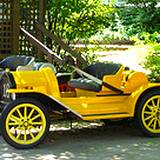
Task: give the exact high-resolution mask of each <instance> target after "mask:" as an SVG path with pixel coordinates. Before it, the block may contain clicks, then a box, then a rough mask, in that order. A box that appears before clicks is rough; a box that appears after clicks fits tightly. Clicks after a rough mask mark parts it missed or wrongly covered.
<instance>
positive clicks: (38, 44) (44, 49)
mask: <svg viewBox="0 0 160 160" xmlns="http://www.w3.org/2000/svg"><path fill="white" fill-rule="evenodd" d="M20 30H21V32H22V34H23V35H24V36H25V37H26V39H27V40H28V41H30V42H31V43H32V44H33V45H34V46H35V47H37V48H38V49H39V50H41V51H42V52H43V53H45V54H49V55H51V56H53V58H54V60H55V62H56V63H58V64H63V61H62V59H61V57H59V56H57V55H56V54H54V52H53V51H52V50H51V49H49V48H48V47H46V46H45V45H44V44H43V43H42V42H40V41H39V40H38V39H37V38H35V37H34V36H33V35H31V34H30V33H29V32H27V31H26V30H25V29H23V28H21V29H20Z"/></svg>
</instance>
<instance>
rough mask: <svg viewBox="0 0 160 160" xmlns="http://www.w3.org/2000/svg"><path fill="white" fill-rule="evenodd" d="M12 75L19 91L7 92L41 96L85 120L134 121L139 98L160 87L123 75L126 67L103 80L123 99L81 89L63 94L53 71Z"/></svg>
mask: <svg viewBox="0 0 160 160" xmlns="http://www.w3.org/2000/svg"><path fill="white" fill-rule="evenodd" d="M12 74H13V77H14V79H15V82H16V85H17V87H16V89H10V90H8V92H10V93H29V92H33V93H34V92H36V93H42V94H44V95H46V96H49V97H51V98H53V99H56V100H57V101H58V102H59V103H61V104H63V105H64V106H66V107H67V108H68V109H69V110H71V112H74V113H77V115H79V116H80V117H81V118H82V119H84V120H94V119H113V118H125V117H133V116H134V112H135V106H136V102H137V100H138V98H139V96H140V95H141V94H142V93H143V92H144V91H145V90H147V89H149V88H152V87H160V84H159V83H156V84H154V83H150V82H149V81H148V79H147V77H146V75H145V74H144V73H141V72H133V71H124V69H123V67H121V68H120V70H119V71H118V72H117V73H116V74H115V75H106V76H104V77H103V80H104V81H105V82H107V83H109V84H111V85H113V86H114V87H116V88H119V89H121V90H122V91H123V92H124V95H119V93H116V92H114V91H111V90H109V89H106V88H105V87H102V90H101V91H100V92H98V93H96V92H91V91H86V90H82V89H76V92H70V93H69V92H68V93H67V92H66V93H65V92H62V93H60V91H59V87H58V82H57V79H56V76H55V74H54V73H53V71H52V70H51V69H50V68H44V69H42V70H40V71H16V72H12Z"/></svg>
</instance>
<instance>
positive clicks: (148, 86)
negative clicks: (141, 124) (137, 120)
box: [128, 83, 160, 116]
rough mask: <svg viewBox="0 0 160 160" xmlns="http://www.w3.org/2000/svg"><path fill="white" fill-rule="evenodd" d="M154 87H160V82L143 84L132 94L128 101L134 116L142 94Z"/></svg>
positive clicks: (131, 113)
mask: <svg viewBox="0 0 160 160" xmlns="http://www.w3.org/2000/svg"><path fill="white" fill-rule="evenodd" d="M153 89H160V83H148V84H145V85H142V86H141V87H139V88H137V89H136V90H135V91H134V92H133V93H132V94H131V95H130V98H129V101H128V106H129V107H130V115H132V116H134V114H135V109H136V104H137V102H138V100H139V99H140V98H141V96H142V95H145V94H146V93H148V92H149V91H150V90H153Z"/></svg>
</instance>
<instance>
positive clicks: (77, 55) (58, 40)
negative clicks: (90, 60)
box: [36, 23, 87, 64]
mask: <svg viewBox="0 0 160 160" xmlns="http://www.w3.org/2000/svg"><path fill="white" fill-rule="evenodd" d="M36 26H37V28H38V29H39V30H40V31H41V32H42V33H43V34H44V35H45V36H47V37H49V38H51V39H52V40H53V41H54V42H56V43H57V44H58V45H60V46H61V47H62V49H64V50H65V51H67V52H68V53H70V54H71V55H72V56H73V57H75V58H77V59H78V60H79V61H80V62H81V63H83V64H87V62H86V61H85V60H84V59H83V58H82V56H81V55H82V54H81V53H80V52H77V51H75V50H73V49H72V48H71V47H70V46H69V45H67V44H66V43H65V42H64V41H63V40H62V39H61V38H60V37H58V36H56V35H54V34H53V33H51V32H50V31H48V30H47V29H46V28H45V27H44V26H43V25H41V24H38V23H36Z"/></svg>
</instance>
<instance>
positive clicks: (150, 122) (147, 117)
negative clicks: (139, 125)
mask: <svg viewBox="0 0 160 160" xmlns="http://www.w3.org/2000/svg"><path fill="white" fill-rule="evenodd" d="M142 122H143V124H144V126H145V128H146V129H147V130H148V131H150V132H152V133H160V96H153V97H151V98H149V99H148V100H147V102H146V103H145V104H144V106H143V109H142Z"/></svg>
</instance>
